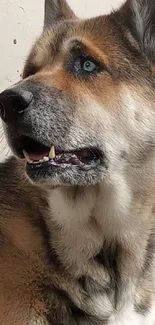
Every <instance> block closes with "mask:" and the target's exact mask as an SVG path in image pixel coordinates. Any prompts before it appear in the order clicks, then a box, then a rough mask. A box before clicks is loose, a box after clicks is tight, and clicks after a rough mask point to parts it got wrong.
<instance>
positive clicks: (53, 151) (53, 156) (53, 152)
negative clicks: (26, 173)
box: [49, 146, 55, 159]
mask: <svg viewBox="0 0 155 325" xmlns="http://www.w3.org/2000/svg"><path fill="white" fill-rule="evenodd" d="M49 158H50V159H54V158H55V148H54V146H52V147H51V150H50V153H49Z"/></svg>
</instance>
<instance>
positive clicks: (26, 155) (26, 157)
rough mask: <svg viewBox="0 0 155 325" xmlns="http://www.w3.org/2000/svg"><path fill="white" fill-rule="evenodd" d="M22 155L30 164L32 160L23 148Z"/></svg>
mask: <svg viewBox="0 0 155 325" xmlns="http://www.w3.org/2000/svg"><path fill="white" fill-rule="evenodd" d="M23 155H24V157H25V159H26V160H27V162H28V163H29V164H32V162H33V161H32V160H31V159H30V158H29V155H28V153H27V152H26V151H25V150H23Z"/></svg>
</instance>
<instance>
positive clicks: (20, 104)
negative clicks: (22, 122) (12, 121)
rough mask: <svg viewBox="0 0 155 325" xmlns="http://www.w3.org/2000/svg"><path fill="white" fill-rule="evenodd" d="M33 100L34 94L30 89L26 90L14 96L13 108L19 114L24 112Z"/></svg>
mask: <svg viewBox="0 0 155 325" xmlns="http://www.w3.org/2000/svg"><path fill="white" fill-rule="evenodd" d="M32 100H33V95H32V93H31V92H29V91H24V92H21V93H19V94H18V95H17V94H16V95H13V96H12V109H13V110H14V111H16V112H17V113H19V114H22V113H23V112H24V110H25V109H26V108H28V107H29V106H30V104H31V102H32Z"/></svg>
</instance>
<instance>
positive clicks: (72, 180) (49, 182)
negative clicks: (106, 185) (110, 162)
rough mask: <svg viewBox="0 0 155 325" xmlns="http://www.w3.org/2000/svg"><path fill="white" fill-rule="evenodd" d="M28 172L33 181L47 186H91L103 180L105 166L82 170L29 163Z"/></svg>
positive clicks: (74, 167) (99, 165) (75, 167)
mask: <svg viewBox="0 0 155 325" xmlns="http://www.w3.org/2000/svg"><path fill="white" fill-rule="evenodd" d="M26 173H27V176H28V177H29V179H30V180H31V182H33V183H36V184H38V185H41V186H44V187H46V188H51V187H58V186H90V185H95V184H97V183H99V182H100V181H102V180H103V179H104V176H105V167H104V166H103V165H101V164H98V166H96V167H95V168H92V169H89V170H82V169H80V168H78V167H77V166H50V165H47V164H45V165H44V166H43V165H40V166H37V167H36V166H32V165H30V164H28V163H27V165H26Z"/></svg>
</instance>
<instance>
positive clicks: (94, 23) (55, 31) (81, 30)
mask: <svg viewBox="0 0 155 325" xmlns="http://www.w3.org/2000/svg"><path fill="white" fill-rule="evenodd" d="M74 39H75V40H76V39H78V40H81V42H84V43H85V42H87V41H88V42H89V44H90V45H91V44H92V45H94V46H96V47H98V48H99V49H101V50H105V51H106V49H107V51H109V50H110V51H111V49H112V48H113V49H114V47H115V50H116V47H118V44H119V35H118V33H117V34H116V31H115V29H114V25H113V23H112V22H111V15H109V16H100V17H96V18H92V19H88V20H79V19H77V20H64V21H61V22H59V23H58V24H56V25H54V26H53V27H52V28H50V29H47V30H45V31H44V32H43V34H42V35H41V37H40V38H39V39H38V41H37V42H36V44H35V46H34V47H33V49H32V52H31V53H32V55H31V58H32V56H36V55H37V54H38V56H41V53H42V55H43V53H44V55H45V54H47V52H48V53H50V55H51V56H55V55H57V54H58V52H59V50H60V49H61V48H63V46H64V44H69V43H70V42H71V41H73V40H74Z"/></svg>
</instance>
